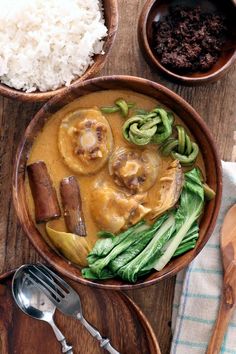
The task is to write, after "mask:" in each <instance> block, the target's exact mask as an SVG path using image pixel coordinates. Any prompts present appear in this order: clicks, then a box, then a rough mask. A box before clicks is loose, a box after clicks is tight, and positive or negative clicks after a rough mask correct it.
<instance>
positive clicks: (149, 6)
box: [138, 0, 236, 86]
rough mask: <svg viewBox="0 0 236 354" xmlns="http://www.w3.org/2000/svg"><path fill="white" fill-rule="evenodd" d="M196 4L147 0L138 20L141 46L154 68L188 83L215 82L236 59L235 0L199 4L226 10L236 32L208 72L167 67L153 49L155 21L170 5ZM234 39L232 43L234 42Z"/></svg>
mask: <svg viewBox="0 0 236 354" xmlns="http://www.w3.org/2000/svg"><path fill="white" fill-rule="evenodd" d="M178 4H181V5H187V6H191V5H193V6H194V5H195V6H196V1H195V0H147V1H146V3H145V5H144V7H143V10H142V12H141V15H140V18H139V23H138V40H139V46H140V48H141V50H142V53H143V55H144V57H145V59H146V60H147V61H148V63H150V64H151V65H152V66H153V67H154V68H156V69H157V70H160V71H161V72H162V73H164V74H166V75H167V76H169V77H170V78H172V79H174V80H175V81H178V82H181V83H183V84H186V85H193V86H195V85H202V84H206V83H210V82H214V81H216V80H218V79H220V78H222V77H223V76H224V74H225V73H226V72H227V71H228V70H229V69H230V67H231V66H232V65H233V63H234V62H235V60H236V49H235V46H236V43H235V36H236V22H235V16H236V4H235V2H234V1H233V0H225V1H223V3H222V1H221V0H200V1H198V4H197V5H199V6H200V7H201V8H203V9H204V10H205V11H209V12H212V11H215V10H218V11H220V12H221V13H223V14H224V15H225V16H226V18H227V19H229V22H230V24H231V26H232V29H231V33H232V34H233V35H234V40H232V39H230V40H229V41H227V42H226V43H225V45H224V48H223V50H222V53H221V56H220V57H219V59H218V60H217V62H216V63H215V64H214V65H213V67H212V68H211V69H210V70H208V71H206V72H195V73H189V74H183V75H181V74H177V73H175V72H174V71H171V70H170V69H167V68H166V67H165V66H163V65H162V64H161V62H160V61H159V59H158V57H157V55H156V54H155V52H154V51H153V49H152V23H153V21H157V20H159V19H160V18H161V17H163V16H166V15H167V14H168V13H169V8H170V6H171V5H178ZM233 41H234V43H233V44H232V42H233Z"/></svg>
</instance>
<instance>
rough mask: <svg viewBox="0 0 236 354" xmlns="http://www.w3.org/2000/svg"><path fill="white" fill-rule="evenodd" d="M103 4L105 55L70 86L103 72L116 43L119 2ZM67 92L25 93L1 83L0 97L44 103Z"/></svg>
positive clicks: (95, 57) (95, 56) (104, 1)
mask: <svg viewBox="0 0 236 354" xmlns="http://www.w3.org/2000/svg"><path fill="white" fill-rule="evenodd" d="M103 3H104V6H103V7H104V17H105V23H106V25H107V27H108V34H107V37H106V38H105V39H104V45H103V51H104V54H96V55H94V63H93V64H92V65H91V66H90V67H89V68H88V69H87V70H86V71H85V73H84V74H83V75H82V76H81V77H79V78H77V79H75V80H74V81H73V82H72V83H71V84H70V86H73V85H77V84H78V83H80V82H83V81H85V80H87V79H89V78H92V77H94V76H95V75H96V74H97V73H98V72H99V71H101V70H102V68H103V67H104V65H105V62H106V59H107V57H108V55H109V53H110V50H111V48H112V46H113V43H114V41H115V37H116V33H117V29H118V20H119V16H118V15H119V14H118V2H117V0H103ZM70 86H69V87H70ZM66 90H67V87H66V86H62V87H60V88H58V89H56V90H50V91H45V92H40V91H36V92H24V91H22V90H17V89H14V88H12V87H10V86H7V85H5V84H2V83H1V82H0V95H2V96H5V97H8V98H12V99H16V100H19V101H24V102H41V101H42V102H44V101H47V100H49V99H50V98H52V97H54V96H56V95H58V94H63V92H65V91H66Z"/></svg>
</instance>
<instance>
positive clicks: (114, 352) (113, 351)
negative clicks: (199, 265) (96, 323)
mask: <svg viewBox="0 0 236 354" xmlns="http://www.w3.org/2000/svg"><path fill="white" fill-rule="evenodd" d="M76 318H77V319H78V320H80V322H81V323H82V325H83V326H84V327H85V328H86V329H87V331H88V332H89V333H90V334H91V335H92V336H93V337H94V338H96V339H97V340H98V341H99V342H100V347H101V348H103V349H106V350H107V351H108V352H109V353H111V354H120V353H119V352H118V351H117V350H116V349H115V348H113V346H112V345H111V344H110V340H109V339H108V338H104V337H102V335H101V334H100V332H99V331H98V330H97V329H96V328H95V327H93V326H92V325H91V324H90V323H89V322H88V321H86V319H85V318H84V317H83V316H82V315H81V314H80V313H78V314H77V316H76Z"/></svg>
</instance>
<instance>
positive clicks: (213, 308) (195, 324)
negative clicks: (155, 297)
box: [171, 162, 236, 354]
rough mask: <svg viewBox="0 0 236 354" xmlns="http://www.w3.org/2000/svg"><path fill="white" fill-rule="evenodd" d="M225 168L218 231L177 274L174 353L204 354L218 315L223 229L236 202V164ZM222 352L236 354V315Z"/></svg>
mask: <svg viewBox="0 0 236 354" xmlns="http://www.w3.org/2000/svg"><path fill="white" fill-rule="evenodd" d="M222 166H223V197H222V205H221V209H220V213H219V216H218V220H217V224H216V227H215V231H214V233H213V235H212V236H211V238H210V240H209V241H208V243H207V244H206V246H205V247H204V249H203V250H202V252H201V253H200V254H199V255H198V256H197V257H196V258H195V259H194V261H193V262H192V263H191V264H190V265H189V266H188V268H187V269H185V270H184V271H182V272H180V273H179V274H178V275H177V280H176V287H175V296H174V304H173V313H172V330H173V341H172V346H171V354H204V353H205V351H206V349H207V346H208V342H209V339H210V336H211V331H212V329H213V326H214V323H215V320H216V316H217V313H218V306H219V300H220V295H221V288H222V275H223V270H222V264H221V255H220V246H219V239H220V228H221V225H222V223H223V220H224V216H225V214H226V212H227V210H228V209H229V208H230V206H231V205H233V204H234V203H236V163H233V162H222ZM235 222H236V220H235ZM221 353H232V354H236V312H235V314H234V316H233V318H232V320H231V322H230V324H229V328H228V331H227V333H226V335H225V338H224V342H223V344H222V347H221Z"/></svg>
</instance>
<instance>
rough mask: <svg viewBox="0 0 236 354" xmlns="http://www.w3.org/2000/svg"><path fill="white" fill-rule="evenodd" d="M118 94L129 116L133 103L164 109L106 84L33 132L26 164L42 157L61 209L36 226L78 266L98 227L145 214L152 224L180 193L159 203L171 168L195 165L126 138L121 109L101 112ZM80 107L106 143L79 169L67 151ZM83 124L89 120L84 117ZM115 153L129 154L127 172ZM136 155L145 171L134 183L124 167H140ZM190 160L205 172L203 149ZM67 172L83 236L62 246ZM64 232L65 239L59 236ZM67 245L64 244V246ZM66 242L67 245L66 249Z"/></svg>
mask: <svg viewBox="0 0 236 354" xmlns="http://www.w3.org/2000/svg"><path fill="white" fill-rule="evenodd" d="M121 97H122V99H123V100H124V101H126V102H132V103H134V104H135V105H134V106H133V107H130V109H129V112H128V113H129V114H128V118H130V117H132V116H134V115H135V114H136V110H137V109H142V110H145V111H151V110H153V109H154V108H155V107H160V108H163V109H166V110H168V109H167V108H166V107H165V106H164V105H163V104H162V103H161V102H157V101H156V100H155V99H153V98H150V97H147V96H145V95H142V94H139V93H136V92H133V91H129V90H108V91H99V92H94V93H90V94H87V95H84V96H82V97H80V98H79V99H76V100H75V101H73V102H72V103H70V104H68V105H67V106H65V107H64V108H62V109H61V110H60V111H58V112H56V113H55V114H53V115H52V116H51V117H50V119H49V120H48V121H47V122H46V124H45V125H44V127H43V129H42V131H41V132H40V133H39V134H38V136H37V137H36V138H35V141H34V144H33V146H32V149H31V153H30V156H29V159H28V166H29V165H31V164H33V163H35V162H37V161H44V163H45V164H46V166H47V170H48V174H49V176H50V178H51V181H52V183H53V186H54V187H55V190H56V195H57V198H58V201H59V206H60V209H61V211H62V212H61V216H60V217H59V218H55V219H54V220H51V221H49V222H48V224H47V225H49V227H47V228H46V225H45V223H38V224H37V223H36V227H37V228H38V230H39V232H40V233H41V234H42V236H43V237H44V239H45V240H46V241H47V242H48V243H49V244H50V245H51V246H52V247H53V248H54V249H56V250H57V251H59V253H60V254H61V255H62V256H65V257H66V258H67V259H68V260H69V261H72V262H73V263H75V264H76V265H78V266H85V265H87V261H86V256H87V254H88V253H89V251H91V250H92V248H93V246H94V245H95V243H96V241H97V240H98V238H99V237H98V232H99V231H107V232H108V233H114V234H119V232H121V231H123V230H126V229H128V228H129V227H130V226H131V225H135V224H136V223H137V222H138V221H140V220H141V219H145V220H146V221H147V224H148V225H152V224H153V222H154V221H155V219H156V218H157V217H159V216H160V215H162V214H163V212H164V211H166V210H168V209H170V208H171V207H173V206H174V205H175V204H176V203H177V200H178V197H179V195H180V191H179V193H178V196H177V198H176V197H173V200H172V202H170V205H169V207H166V208H165V205H164V204H163V203H165V199H168V193H170V188H171V185H170V184H168V183H171V181H172V180H173V176H171V175H170V174H171V173H172V172H171V171H174V173H175V169H181V171H182V172H181V173H182V174H183V172H186V171H188V170H190V169H191V168H193V166H187V167H185V166H182V167H181V166H180V165H179V162H178V161H177V160H173V158H172V157H171V156H170V155H169V156H164V155H163V154H162V153H161V151H160V148H159V146H158V145H157V144H153V143H149V144H146V145H143V146H141V145H135V144H133V143H131V142H129V141H128V140H127V139H125V138H124V135H123V134H122V129H123V125H124V123H125V121H126V119H127V118H124V117H123V116H122V114H121V113H120V111H117V112H114V113H110V114H109V113H106V114H105V113H102V112H101V110H100V108H101V107H102V106H113V105H114V102H115V101H116V100H117V99H118V98H121ZM80 111H81V112H82V113H81V117H83V118H84V117H87V118H88V119H89V117H90V118H91V117H93V115H94V116H95V115H96V112H97V117H98V119H97V120H96V119H95V121H96V122H95V123H94V121H93V119H92V122H93V124H95V128H96V129H97V130H96V132H97V133H98V137H99V139H98V143H99V141H100V142H101V140H102V138H101V136H102V135H101V134H106V146H100V147H99V148H98V147H96V148H95V149H93V150H90V151H92V154H93V155H92V156H89V159H90V160H89V164H88V166H92V168H88V169H87V170H83V164H82V165H81V166H82V167H81V166H78V165H77V164H76V160H73V159H72V158H69V157H68V156H69V155H68V154H70V151H69V150H70V149H69V144H70V142H69V141H68V139H72V140H73V139H76V136H77V135H76V134H77V132H76V131H75V128H74V127H72V128H71V127H69V124H70V122H71V121H73V119H74V118H73V115H76V117H78V114H77V113H76V112H80ZM79 114H80V113H79ZM173 114H174V124H175V125H176V124H177V125H179V124H181V126H182V127H184V128H185V130H186V131H187V133H188V135H189V137H190V138H191V140H193V141H194V138H193V136H192V135H191V132H189V131H188V128H187V127H186V126H185V125H184V124H183V122H182V121H181V118H180V117H178V116H176V114H175V113H174V112H173ZM86 115H87V116H86ZM70 117H72V118H70ZM95 118H96V117H95ZM62 121H63V122H62ZM99 122H100V123H101V122H102V127H103V128H101V127H100V126H99V127H98V126H96V124H99ZM107 122H108V123H107ZM78 124H79V125H78ZM78 124H77V127H78V126H81V124H82V125H83V124H84V122H83V120H81V122H79V123H78ZM86 124H88V123H86V121H85V125H86ZM91 126H92V123H91V122H90V123H89V126H88V127H89V128H91ZM68 127H69V128H68ZM104 127H105V128H104ZM64 128H65V129H67V128H68V131H69V129H70V130H71V132H72V133H71V134H69V135H68V134H67V136H66V134H65V132H64V131H63V129H64ZM82 128H83V127H82ZM85 128H86V127H85ZM91 129H92V128H91ZM102 130H103V132H102ZM73 134H75V135H73ZM58 139H59V140H58ZM83 139H84V144H85V145H86V144H88V146H90V145H91V146H92V145H93V136H92V135H91V134H90V133H89V134H88V135H87V136H85V137H84V136H83ZM99 149H101V150H99ZM100 151H102V154H103V157H104V156H106V158H104V159H103V157H102V159H103V161H102V162H101V159H100V160H99V157H101V156H99V153H100ZM117 151H118V153H117V156H118V157H116V156H115V160H114V161H115V162H114V161H113V160H112V159H114V153H116V152H117ZM119 151H121V155H119ZM76 153H77V154H80V153H81V151H80V149H77V150H76ZM122 154H123V155H122ZM142 154H144V155H142ZM84 156H85V155H83V156H82V159H83V158H86V156H85V157H84ZM119 156H123V157H124V156H125V158H126V160H127V159H129V158H130V157H131V160H130V161H128V162H129V166H128V164H126V165H127V166H126V167H127V168H128V172H127V171H125V173H123V175H122V174H121V175H119V173H118V172H119V171H121V170H122V166H123V165H122V159H121V161H119ZM123 157H122V158H123ZM140 159H141V160H142V161H144V163H143V166H142V168H141V171H142V173H144V174H146V175H145V176H144V177H143V176H139V178H138V179H137V178H136V179H133V180H132V181H133V182H135V183H133V184H132V183H130V180H129V179H128V180H127V179H125V176H126V173H128V175H129V173H131V174H132V173H136V172H137V173H139V172H140V169H139V168H138V167H137V164H136V162H137V161H139V162H140ZM97 160H98V161H100V162H99V164H100V165H99V164H98V165H97V162H96V161H97ZM81 161H82V160H81ZM82 162H83V161H82ZM126 162H127V161H126ZM145 163H146V165H145ZM85 165H86V163H85ZM150 166H151V168H150ZM194 166H199V167H200V169H201V171H202V172H203V175H205V168H204V162H203V158H202V155H201V152H199V153H198V156H197V158H196V161H195V164H194ZM123 167H124V166H123ZM139 167H140V166H139ZM116 168H118V169H116ZM117 171H118V172H117ZM130 171H131V172H130ZM134 171H136V172H134ZM123 172H124V171H123ZM69 176H74V177H75V178H76V180H77V182H78V184H79V190H80V196H81V203H82V204H81V205H82V212H83V218H84V222H85V226H86V232H85V233H86V236H85V237H81V236H77V235H73V242H71V243H70V242H68V244H67V245H66V246H65V243H66V242H67V241H66V240H67V238H66V237H67V236H66V235H68V232H69V231H68V229H67V226H66V224H65V219H64V215H63V206H64V205H62V200H61V194H60V183H61V181H62V179H64V178H66V177H69ZM132 181H131V182H132ZM139 182H140V183H139ZM25 183H26V197H27V203H28V207H29V211H30V214H31V216H32V219H33V220H35V203H34V199H33V197H32V192H31V188H30V184H29V178H28V177H27V178H26V182H25ZM140 186H141V188H140ZM163 190H164V193H163ZM163 194H164V195H163ZM162 209H163V210H162ZM123 216H124V217H123ZM50 230H51V234H50V237H49V234H48V231H49V233H50ZM60 232H61V233H60ZM70 235H71V234H70ZM63 237H64V244H63V242H60V240H62V239H63ZM57 238H58V239H57ZM55 240H56V241H55ZM57 240H58V242H57ZM81 242H82V243H84V244H85V243H86V247H85V248H86V251H85V250H84V249H82V248H81V252H82V253H84V254H83V257H82V259H81V260H80V259H79V258H78V257H77V256H75V255H74V253H73V249H72V248H74V247H77V246H75V245H77V244H78V243H81ZM79 247H80V246H79ZM65 248H67V250H66V251H65ZM68 248H70V249H69V250H68Z"/></svg>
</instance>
